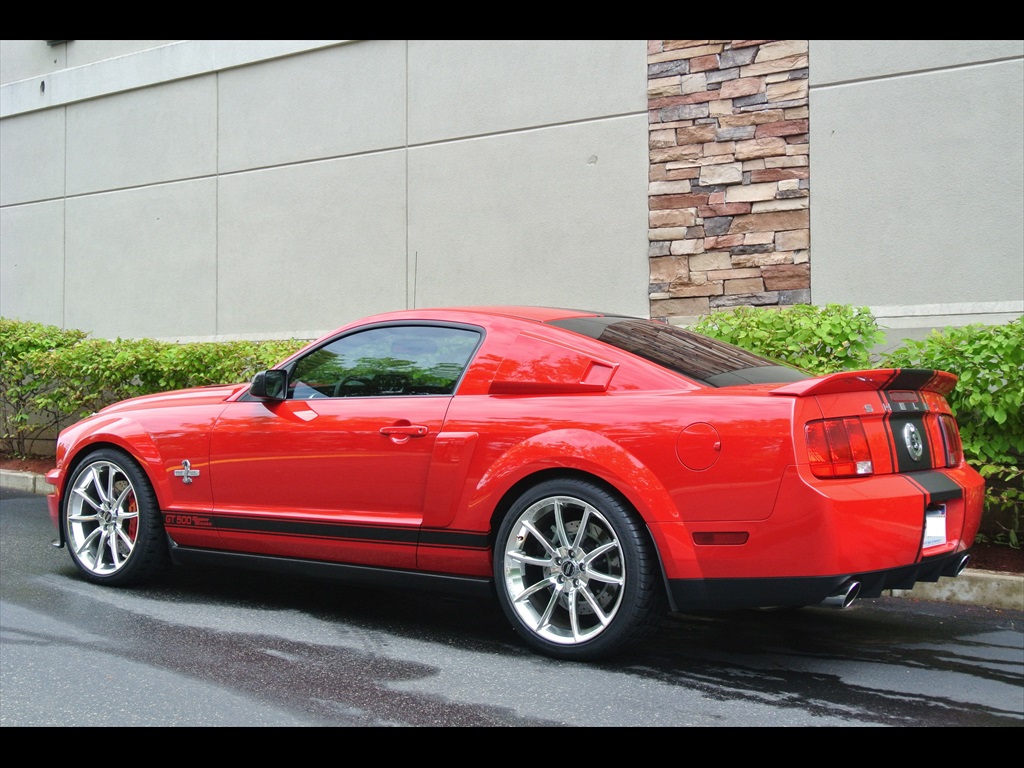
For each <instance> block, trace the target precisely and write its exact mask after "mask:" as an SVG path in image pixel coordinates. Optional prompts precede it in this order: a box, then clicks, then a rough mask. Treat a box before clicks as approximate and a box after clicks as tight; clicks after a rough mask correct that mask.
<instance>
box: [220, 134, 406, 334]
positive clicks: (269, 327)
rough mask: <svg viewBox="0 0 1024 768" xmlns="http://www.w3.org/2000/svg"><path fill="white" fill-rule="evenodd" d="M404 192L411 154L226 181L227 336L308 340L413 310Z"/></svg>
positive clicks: (223, 278)
mask: <svg viewBox="0 0 1024 768" xmlns="http://www.w3.org/2000/svg"><path fill="white" fill-rule="evenodd" d="M404 189H405V159H404V155H403V153H401V152H386V153H381V154H373V155H362V156H359V157H353V158H347V159H342V160H332V161H324V162H319V163H307V164H303V165H298V166H288V167H282V168H277V169H271V170H266V171H259V172H253V173H245V174H234V175H231V176H227V177H224V178H223V179H222V180H221V188H220V201H219V216H218V218H219V233H218V240H219V243H220V245H219V252H220V258H219V271H218V276H217V286H218V307H219V313H218V324H217V327H218V332H219V333H220V334H227V335H231V336H236V337H237V336H244V337H253V338H258V337H259V336H260V335H261V334H265V335H267V336H271V337H274V338H281V337H282V335H283V336H285V337H287V336H296V337H302V338H307V337H311V336H315V335H317V334H319V333H322V332H324V331H327V330H330V329H333V328H335V327H337V326H339V325H342V324H343V323H345V322H348V321H349V320H354V319H356V318H358V317H361V316H362V315H365V314H369V313H372V312H379V311H383V310H390V309H401V308H403V307H404V306H405V295H406V287H405V286H406V260H405V197H404Z"/></svg>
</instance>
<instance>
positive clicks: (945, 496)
mask: <svg viewBox="0 0 1024 768" xmlns="http://www.w3.org/2000/svg"><path fill="white" fill-rule="evenodd" d="M913 480H914V482H915V483H916V484H917V485H919V486H921V487H922V488H924V489H925V491H927V492H928V500H929V501H931V502H940V501H949V500H950V499H959V498H962V497H963V495H964V491H963V488H961V487H960V485H959V484H958V483H956V482H955V481H954V480H953V479H952V478H950V477H949V476H948V475H946V473H945V472H939V471H936V470H930V471H928V472H915V473H914V477H913Z"/></svg>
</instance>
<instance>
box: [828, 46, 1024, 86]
mask: <svg viewBox="0 0 1024 768" xmlns="http://www.w3.org/2000/svg"><path fill="white" fill-rule="evenodd" d="M810 49H811V60H810V61H811V66H810V70H809V71H808V75H809V77H810V79H811V87H812V88H813V87H814V86H817V85H828V84H831V83H842V82H849V81H855V80H865V79H874V78H878V77H888V76H892V75H896V76H903V75H907V74H909V73H913V72H927V71H929V70H936V69H947V68H949V67H956V66H963V65H968V64H980V63H983V62H993V61H998V60H1000V59H1006V58H1020V57H1021V56H1022V55H1024V40H812V41H811V42H810Z"/></svg>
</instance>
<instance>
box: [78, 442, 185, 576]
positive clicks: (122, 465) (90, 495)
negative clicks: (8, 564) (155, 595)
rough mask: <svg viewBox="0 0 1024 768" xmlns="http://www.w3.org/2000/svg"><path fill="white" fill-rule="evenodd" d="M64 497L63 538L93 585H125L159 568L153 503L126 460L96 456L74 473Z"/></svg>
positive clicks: (110, 454)
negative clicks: (97, 583) (94, 582)
mask: <svg viewBox="0 0 1024 768" xmlns="http://www.w3.org/2000/svg"><path fill="white" fill-rule="evenodd" d="M64 495H65V501H64V532H65V539H66V541H67V545H68V548H69V550H70V552H71V556H72V558H73V559H74V561H75V564H76V565H77V566H78V568H79V569H80V570H81V571H82V573H83V574H85V576H86V577H87V578H89V579H90V580H91V581H96V582H102V583H111V584H125V583H128V582H129V581H134V580H138V579H140V578H141V577H144V576H147V575H149V574H151V573H152V572H153V571H154V570H155V569H156V567H157V566H159V565H162V564H163V562H164V556H165V555H166V547H165V546H164V545H163V540H162V535H161V534H162V531H161V524H160V518H159V512H158V509H157V504H156V499H155V496H154V494H153V490H152V488H151V486H150V485H149V481H148V480H147V479H146V476H145V475H144V474H143V472H142V470H141V469H139V467H138V466H137V465H136V464H135V462H134V461H132V460H131V459H130V458H129V457H128V456H126V455H123V454H121V453H120V452H119V451H113V450H101V451H98V452H96V453H95V454H93V455H92V456H91V457H90V458H89V459H87V460H86V461H85V462H84V463H83V464H82V465H80V466H79V467H78V469H76V470H75V473H74V475H73V477H72V478H71V481H70V482H69V484H68V486H67V490H66V492H65V494H64Z"/></svg>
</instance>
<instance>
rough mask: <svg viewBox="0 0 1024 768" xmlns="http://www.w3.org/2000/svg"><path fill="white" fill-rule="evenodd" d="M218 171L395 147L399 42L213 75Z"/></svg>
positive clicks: (400, 100) (401, 123)
mask: <svg viewBox="0 0 1024 768" xmlns="http://www.w3.org/2000/svg"><path fill="white" fill-rule="evenodd" d="M219 114H220V117H219V121H220V130H219V133H220V139H219V146H220V157H219V170H220V171H221V172H222V173H228V172H232V171H237V170H242V169H249V168H260V167H266V166H273V165H280V164H282V163H293V162H301V161H304V160H313V159H320V158H330V157H338V156H342V155H349V154H355V153H359V152H368V151H374V150H380V149H388V148H395V147H400V146H402V145H403V144H404V142H405V43H404V42H403V41H400V40H394V41H387V40H380V41H369V42H360V43H355V44H350V45H340V46H336V47H333V48H327V49H324V50H319V51H312V52H308V53H304V54H301V55H297V56H292V57H288V58H283V59H278V60H275V61H272V62H266V63H262V64H255V65H252V66H248V67H240V68H238V69H232V70H227V71H225V72H223V73H221V75H220V109H219Z"/></svg>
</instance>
